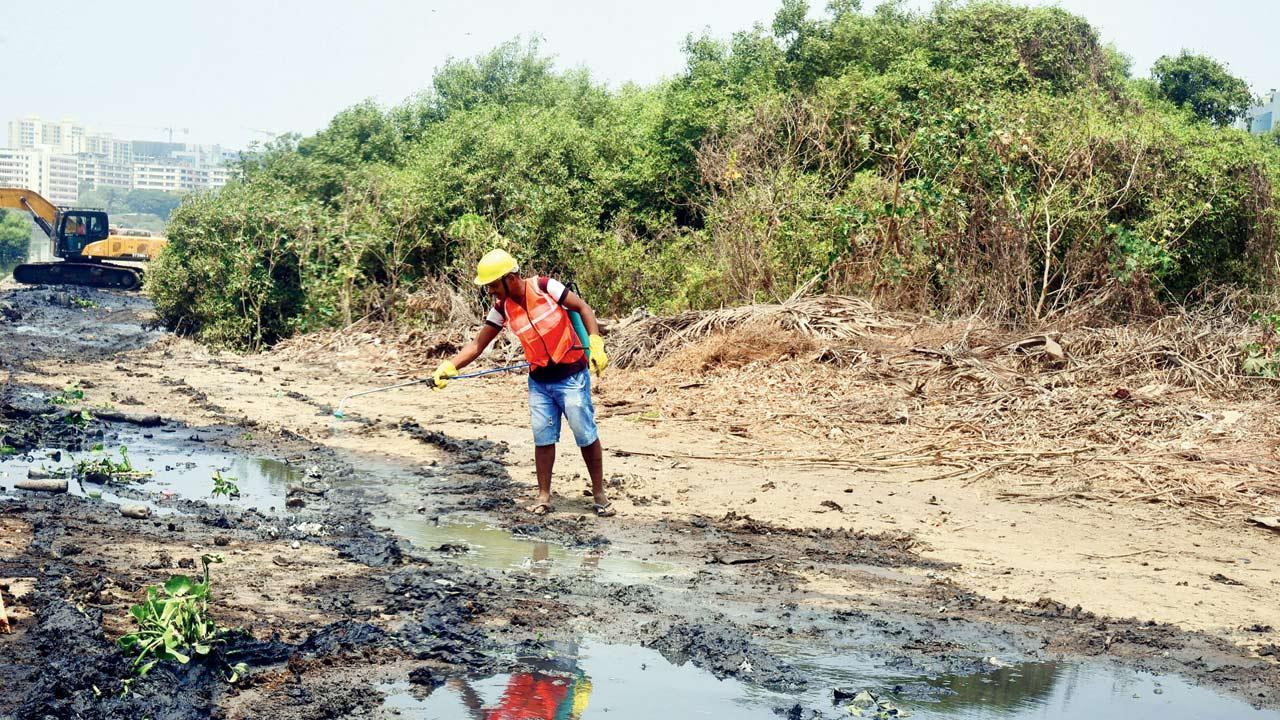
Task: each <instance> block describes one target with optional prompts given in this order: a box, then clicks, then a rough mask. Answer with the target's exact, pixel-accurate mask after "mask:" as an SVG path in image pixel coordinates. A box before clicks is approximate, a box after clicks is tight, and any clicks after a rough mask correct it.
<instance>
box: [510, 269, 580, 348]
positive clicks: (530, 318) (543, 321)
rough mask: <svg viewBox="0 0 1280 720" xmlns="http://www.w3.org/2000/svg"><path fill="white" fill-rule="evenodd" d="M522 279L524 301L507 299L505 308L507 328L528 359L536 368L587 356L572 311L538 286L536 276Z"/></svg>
mask: <svg viewBox="0 0 1280 720" xmlns="http://www.w3.org/2000/svg"><path fill="white" fill-rule="evenodd" d="M523 282H524V302H525V304H524V305H523V306H522V305H520V303H518V302H516V301H515V300H512V299H511V298H507V299H506V300H504V301H503V306H502V309H503V313H504V314H505V315H506V318H507V327H508V328H510V329H511V332H513V333H515V334H516V337H517V338H519V340H520V346H521V347H523V348H524V357H525V359H526V360H528V361H529V363H530V364H531V365H533V366H534V367H546V366H547V365H550V364H551V363H557V364H565V365H569V364H572V363H575V362H578V361H579V360H581V359H582V358H583V357H585V355H584V353H583V352H582V348H581V346H580V345H579V343H580V342H581V341H580V340H579V339H578V333H577V332H575V331H574V329H573V322H572V321H571V320H569V312H568V311H567V310H565V309H564V308H563V307H561V306H560V303H558V302H556V300H555V298H553V297H551V295H550V293H545V292H543V291H542V290H541V289H540V288H539V287H538V279H537V278H529V279H528V280H524V281H523Z"/></svg>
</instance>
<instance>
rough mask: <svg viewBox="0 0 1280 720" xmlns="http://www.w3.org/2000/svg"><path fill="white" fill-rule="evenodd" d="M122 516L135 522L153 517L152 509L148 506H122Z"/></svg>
mask: <svg viewBox="0 0 1280 720" xmlns="http://www.w3.org/2000/svg"><path fill="white" fill-rule="evenodd" d="M120 514H121V515H123V516H125V517H127V518H133V519H135V520H146V519H147V518H149V517H151V508H149V507H147V506H146V505H121V506H120Z"/></svg>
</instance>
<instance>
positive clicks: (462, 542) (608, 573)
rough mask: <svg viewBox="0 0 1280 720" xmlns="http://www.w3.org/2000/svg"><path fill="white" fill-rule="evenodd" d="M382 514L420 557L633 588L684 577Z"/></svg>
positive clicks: (637, 563)
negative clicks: (446, 551) (448, 553)
mask: <svg viewBox="0 0 1280 720" xmlns="http://www.w3.org/2000/svg"><path fill="white" fill-rule="evenodd" d="M387 510H388V509H385V508H384V510H383V512H382V513H380V514H379V515H378V517H377V522H378V524H379V525H382V526H384V527H386V528H388V529H390V530H391V531H392V532H394V533H395V534H397V535H399V536H400V537H403V538H405V539H406V540H408V541H409V542H411V543H413V545H414V546H415V547H416V548H418V551H419V552H431V551H434V550H436V549H437V548H440V547H442V546H447V547H452V548H462V549H464V552H462V553H460V554H457V555H454V556H453V560H454V561H455V562H458V563H461V564H463V565H468V566H471V567H479V568H484V569H488V570H520V571H524V572H528V573H531V574H534V575H538V576H540V577H551V576H563V575H571V574H577V575H584V576H591V577H593V578H595V579H597V580H599V581H601V582H635V581H638V580H642V579H645V578H653V577H658V576H663V575H679V574H682V573H683V571H682V570H680V569H678V568H676V567H674V566H671V565H666V564H663V563H655V562H648V561H643V560H636V559H632V558H626V557H621V556H619V555H617V554H614V555H609V554H607V553H606V552H605V551H604V550H600V549H589V550H585V551H584V550H575V549H570V548H566V547H564V546H563V545H558V544H556V543H549V542H545V541H542V540H537V539H533V538H527V537H520V536H518V535H514V534H512V533H511V532H510V531H508V530H503V529H502V528H497V527H493V526H492V525H486V524H483V523H475V522H465V521H460V520H453V519H449V518H424V517H422V516H421V515H418V514H417V513H410V512H407V511H406V509H405V508H396V507H392V508H390V510H399V511H400V512H397V513H392V512H388V511H387Z"/></svg>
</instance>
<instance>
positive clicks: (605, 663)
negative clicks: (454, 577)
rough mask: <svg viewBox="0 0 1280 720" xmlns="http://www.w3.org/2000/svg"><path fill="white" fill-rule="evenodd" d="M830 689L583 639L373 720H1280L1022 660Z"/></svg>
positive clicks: (408, 700)
mask: <svg viewBox="0 0 1280 720" xmlns="http://www.w3.org/2000/svg"><path fill="white" fill-rule="evenodd" d="M835 665H836V666H837V667H839V668H840V670H839V672H838V675H839V679H840V682H838V683H835V684H832V682H831V680H832V679H833V677H832V675H831V674H830V670H831V668H825V669H824V670H823V671H822V672H819V673H818V674H817V675H815V676H813V678H814V681H813V683H812V685H813V686H814V687H813V690H811V691H810V692H808V693H807V694H805V695H803V696H800V697H791V696H785V695H781V694H777V693H773V692H769V691H767V690H762V689H759V688H755V687H752V686H748V685H745V684H744V683H741V682H738V681H736V680H723V681H722V680H717V679H716V678H715V677H714V676H712V675H711V674H710V673H708V672H705V671H703V670H699V669H698V668H696V667H693V666H692V665H689V664H686V665H682V666H677V665H672V664H671V663H669V662H668V661H667V660H666V659H665V658H663V657H662V655H660V654H659V653H657V652H656V651H653V650H648V649H645V648H639V647H634V646H626V645H607V644H602V643H596V642H593V641H586V642H584V643H583V644H582V645H580V646H573V645H564V646H561V647H558V648H557V652H556V653H555V655H554V656H553V657H552V658H550V659H548V660H547V661H545V662H543V663H540V664H539V665H537V667H538V671H536V672H531V673H516V674H505V675H496V676H493V677H490V678H485V679H482V680H454V681H451V682H449V683H447V684H446V685H444V686H442V687H439V688H436V689H435V690H434V691H432V692H430V693H429V694H422V692H421V689H419V688H415V687H412V686H410V685H409V684H408V683H392V684H388V685H385V686H383V687H382V688H380V689H381V690H382V691H383V692H385V693H387V695H388V697H387V701H386V703H385V705H384V707H383V716H382V717H385V718H389V717H399V718H468V717H470V718H481V719H483V718H512V719H514V718H520V719H522V720H562V719H566V718H575V719H576V718H609V719H610V720H627V719H630V718H636V719H637V720H638V719H640V718H645V719H648V718H652V717H654V715H655V714H656V713H658V712H660V713H661V714H662V716H663V717H664V718H669V719H670V720H675V719H677V718H727V717H732V718H743V719H744V720H755V719H757V718H758V719H759V720H764V719H766V718H770V719H773V720H776V719H777V717H778V715H777V714H776V713H775V708H789V707H791V706H792V705H794V704H795V703H796V702H797V701H799V702H801V703H803V704H804V705H805V706H806V707H811V708H815V709H819V710H821V711H824V712H825V713H826V717H840V716H851V714H850V713H849V711H848V710H846V709H844V708H842V707H836V706H834V705H833V704H832V695H831V688H832V687H842V688H845V689H849V690H855V691H856V690H860V689H864V688H865V689H869V690H871V691H872V692H874V693H877V694H879V693H881V692H884V691H886V689H888V688H892V687H893V686H894V685H895V684H903V685H915V686H920V685H927V686H928V687H929V688H931V689H932V691H933V692H934V693H935V694H936V695H938V696H937V697H934V698H933V699H928V700H896V699H894V698H893V696H892V695H885V696H884V697H886V698H888V699H889V700H890V701H891V702H893V703H894V704H895V705H897V706H898V707H899V708H902V709H903V710H906V711H907V712H908V713H910V714H909V717H914V718H918V719H920V720H944V719H949V720H956V719H961V720H997V719H999V720H1086V719H1087V720H1157V719H1158V720H1193V719H1197V720H1198V719H1200V718H1207V717H1230V718H1233V719H1235V718H1247V719H1250V720H1263V719H1268V720H1275V719H1276V718H1280V714H1278V713H1275V712H1268V711H1261V710H1256V709H1254V708H1252V707H1250V706H1249V705H1248V704H1246V703H1244V702H1241V701H1239V700H1235V699H1233V698H1227V697H1223V696H1220V695H1217V694H1215V693H1214V692H1213V691H1211V690H1208V689H1206V688H1201V687H1197V686H1195V685H1192V684H1190V683H1188V682H1187V681H1185V680H1183V679H1181V678H1178V677H1175V676H1162V677H1157V676H1154V675H1151V674H1149V673H1142V672H1134V671H1126V670H1121V669H1116V668H1110V667H1106V666H1100V665H1099V666H1094V665H1072V664H1063V663H1028V664H1022V665H1015V666H1012V667H1008V668H1003V669H1000V670H998V671H995V672H992V673H985V674H980V675H970V676H948V677H940V678H920V677H901V676H897V677H895V676H894V675H893V674H892V673H887V672H885V671H884V670H882V669H876V668H873V667H871V666H868V665H862V666H861V667H860V669H859V666H858V665H856V664H855V663H851V662H848V661H842V662H837V663H835Z"/></svg>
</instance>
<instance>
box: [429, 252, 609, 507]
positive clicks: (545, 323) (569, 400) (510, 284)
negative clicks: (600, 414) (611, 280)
mask: <svg viewBox="0 0 1280 720" xmlns="http://www.w3.org/2000/svg"><path fill="white" fill-rule="evenodd" d="M519 269H520V267H519V265H518V264H517V263H516V260H515V258H513V257H511V255H509V254H507V253H506V252H504V251H502V250H493V251H490V252H489V253H488V254H487V255H485V256H484V257H483V258H481V259H480V264H479V267H478V268H477V270H476V277H475V283H476V284H477V285H483V286H484V287H485V288H486V289H487V290H488V291H489V295H490V297H492V298H493V308H492V309H491V310H490V311H489V316H488V317H487V318H486V319H485V324H484V326H483V327H481V328H480V332H479V333H477V334H476V337H475V339H473V340H472V341H471V342H469V343H467V344H466V345H465V346H464V347H463V348H462V349H461V350H459V351H458V353H457V354H456V355H454V356H453V357H451V358H449V359H448V360H445V361H444V362H442V363H440V367H438V368H437V369H436V372H435V376H434V380H435V386H436V389H441V388H443V387H444V386H446V385H448V383H449V378H451V377H453V376H455V375H457V374H458V369H459V368H463V367H466V366H467V365H468V364H469V363H471V361H473V360H475V359H476V358H477V357H479V356H480V353H482V352H484V350H485V348H487V347H489V343H491V342H493V340H494V338H496V337H497V336H498V332H499V331H501V330H502V328H503V327H507V328H509V329H511V331H512V332H513V333H515V335H516V338H518V339H519V340H520V346H521V347H522V348H524V355H525V358H526V359H527V360H528V361H529V364H530V365H532V369H531V370H530V372H529V416H530V418H531V420H532V423H533V444H534V452H533V457H534V464H535V466H536V467H537V473H538V500H537V502H535V503H534V504H533V505H530V506H529V507H528V508H527V509H528V510H529V511H530V512H532V513H534V514H535V515H545V514H547V513H548V512H550V511H551V471H552V468H553V467H554V466H555V461H556V442H557V441H558V440H559V439H560V418H561V416H563V417H564V418H565V419H567V420H568V421H569V429H570V430H572V431H573V437H574V440H575V441H576V442H577V444H578V447H579V448H581V450H582V458H583V460H585V461H586V463H587V472H588V473H589V474H590V475H591V492H592V495H593V497H594V500H595V503H594V506H593V507H594V510H595V512H596V515H598V516H600V517H611V516H613V515H615V514H616V511H615V510H614V509H613V506H612V504H611V503H610V502H609V498H608V497H607V496H606V495H605V491H604V468H603V461H602V460H601V454H602V451H601V446H600V438H599V434H598V432H597V430H596V422H595V408H594V407H593V406H592V404H591V374H590V373H589V372H587V367H588V364H589V365H590V367H592V368H594V369H595V371H596V373H597V374H599V373H602V372H604V369H605V367H606V366H607V365H608V364H609V358H608V356H606V355H605V353H604V340H603V339H602V338H601V337H600V326H599V325H598V324H597V323H596V314H595V312H594V311H592V309H591V306H590V305H587V303H585V302H584V301H583V300H582V298H580V297H578V294H577V293H575V292H573V291H571V290H569V289H568V288H566V287H565V286H564V285H563V284H561V283H560V282H559V281H557V280H554V279H552V278H548V277H532V278H527V279H525V278H521V277H520V275H519ZM570 312H577V313H578V314H580V315H581V316H582V322H583V324H584V325H585V326H586V330H587V332H588V333H589V335H590V338H589V346H590V347H589V350H590V355H589V359H588V355H587V354H586V353H584V352H583V351H584V350H585V349H587V348H583V347H582V346H581V340H579V338H578V335H577V332H576V331H575V330H574V327H573V321H572V319H571V318H570V316H569V313H570Z"/></svg>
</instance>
